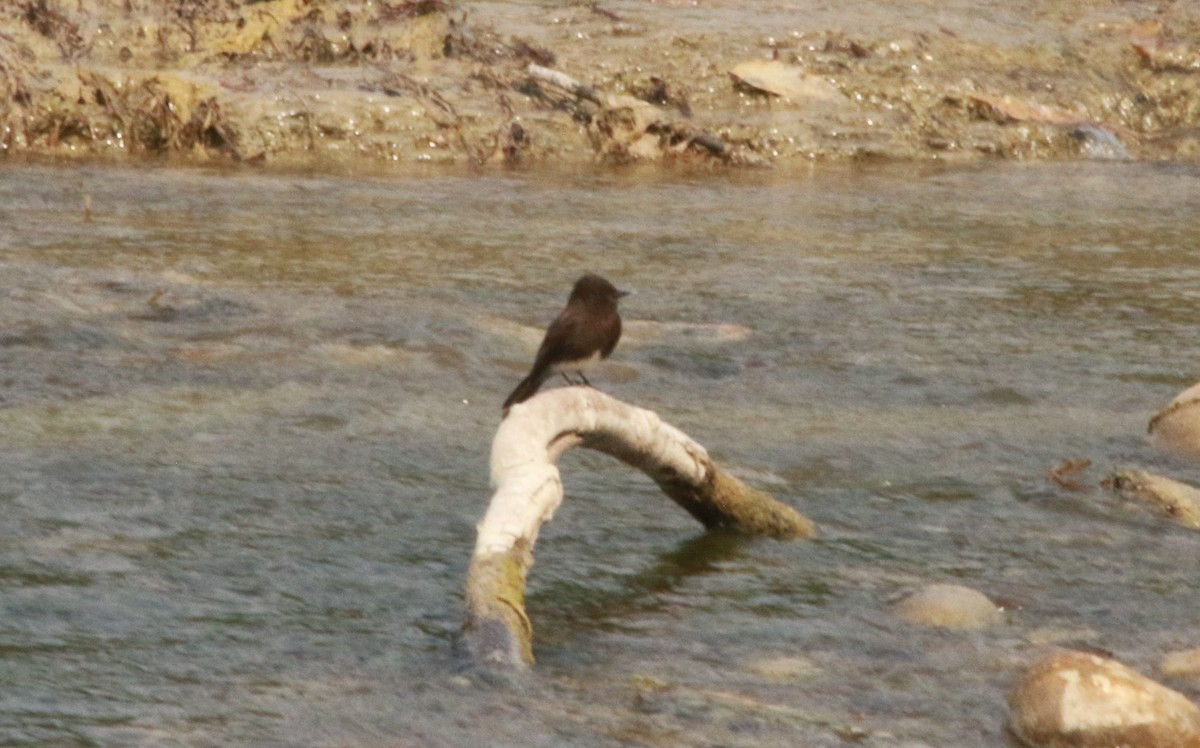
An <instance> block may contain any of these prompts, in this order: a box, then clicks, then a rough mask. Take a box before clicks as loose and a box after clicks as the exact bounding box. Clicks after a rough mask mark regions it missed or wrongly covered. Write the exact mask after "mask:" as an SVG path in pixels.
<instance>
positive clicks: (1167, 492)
mask: <svg viewBox="0 0 1200 748" xmlns="http://www.w3.org/2000/svg"><path fill="white" fill-rule="evenodd" d="M1105 484H1106V485H1108V486H1111V487H1112V488H1113V489H1114V490H1116V491H1118V492H1119V493H1120V494H1121V495H1122V496H1125V497H1127V498H1131V499H1136V500H1138V501H1141V502H1143V503H1146V504H1149V505H1150V506H1151V507H1153V508H1155V509H1157V510H1158V511H1159V512H1161V513H1163V514H1165V515H1166V516H1167V517H1169V518H1170V519H1172V520H1174V521H1175V522H1177V523H1178V524H1181V525H1183V526H1184V527H1187V528H1190V529H1192V530H1200V489H1197V488H1193V487H1192V486H1189V485H1188V484H1186V483H1180V482H1179V481H1177V480H1171V479H1170V478H1164V477H1163V476H1161V475H1154V474H1153V473H1147V472H1146V471H1144V470H1120V471H1117V472H1115V473H1113V474H1112V475H1111V476H1109V478H1108V479H1107V480H1106V481H1105Z"/></svg>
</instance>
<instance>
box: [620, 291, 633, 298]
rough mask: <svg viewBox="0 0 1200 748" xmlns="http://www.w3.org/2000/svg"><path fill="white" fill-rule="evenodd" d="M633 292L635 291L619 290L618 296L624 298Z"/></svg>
mask: <svg viewBox="0 0 1200 748" xmlns="http://www.w3.org/2000/svg"><path fill="white" fill-rule="evenodd" d="M632 293H633V291H617V298H618V299H623V298H625V297H626V296H629V295H630V294H632Z"/></svg>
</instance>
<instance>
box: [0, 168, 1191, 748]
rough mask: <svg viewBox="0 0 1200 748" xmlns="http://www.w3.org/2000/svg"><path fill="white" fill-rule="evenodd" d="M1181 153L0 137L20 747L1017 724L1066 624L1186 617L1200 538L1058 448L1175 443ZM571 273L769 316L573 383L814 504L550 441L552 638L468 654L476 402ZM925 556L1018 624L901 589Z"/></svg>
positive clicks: (5, 604)
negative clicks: (913, 611) (1064, 474)
mask: <svg viewBox="0 0 1200 748" xmlns="http://www.w3.org/2000/svg"><path fill="white" fill-rule="evenodd" d="M1198 185H1200V170H1197V169H1195V168H1194V167H1187V168H1184V167H1172V166H1156V165H1143V164H1102V165H1077V164H1071V165H1038V166H1013V165H989V166H983V167H974V168H968V169H932V168H914V167H869V168H862V169H849V170H848V169H838V170H828V171H816V172H812V173H809V172H803V173H798V172H781V173H755V174H735V175H730V174H699V175H693V174H676V175H672V176H669V177H661V176H659V177H646V175H644V174H639V173H637V172H624V173H613V172H598V173H593V174H589V175H583V176H563V175H560V176H544V175H543V176H533V175H523V174H519V173H512V174H507V175H498V174H492V175H482V176H480V175H461V174H446V173H429V174H425V175H422V176H419V177H398V176H387V175H375V176H364V177H349V176H347V177H324V176H305V175H293V176H288V175H263V174H260V173H256V172H251V171H246V172H236V173H218V172H206V171H172V170H155V169H123V168H108V167H85V168H52V167H42V166H22V165H14V164H11V163H9V164H6V165H5V166H4V169H3V170H2V171H0V274H2V277H3V286H4V294H3V295H2V297H0V475H2V476H3V480H2V481H0V672H2V673H3V677H0V743H3V744H5V745H30V746H35V745H36V746H45V745H55V746H75V745H78V746H85V745H87V746H94V745H100V746H133V745H185V746H210V745H211V746H263V745H305V746H419V747H423V746H439V747H440V746H455V747H458V746H467V745H489V746H618V745H652V746H693V745H695V746H701V745H703V746H708V745H713V746H716V745H722V746H766V745H805V746H839V745H843V744H844V741H845V740H856V741H858V744H861V745H869V746H886V745H904V746H921V745H931V746H951V745H953V746H966V745H981V746H1007V745H1009V738H1008V737H1007V736H1006V734H1005V732H1004V729H1003V722H1004V718H1005V715H1006V707H1005V704H1004V698H1005V694H1006V692H1007V690H1008V688H1009V687H1010V686H1011V684H1012V682H1013V680H1014V679H1015V677H1016V675H1017V674H1018V673H1019V672H1020V670H1021V668H1022V667H1023V666H1024V664H1026V663H1028V662H1029V661H1030V660H1031V659H1033V658H1035V657H1037V656H1038V655H1039V654H1040V653H1042V652H1043V651H1044V649H1045V647H1046V646H1048V645H1049V643H1057V644H1065V645H1071V646H1090V647H1098V648H1102V649H1106V650H1109V651H1112V652H1113V653H1114V654H1116V655H1117V656H1118V657H1119V658H1121V659H1122V660H1123V661H1125V662H1127V663H1129V664H1131V665H1133V666H1135V667H1137V668H1138V669H1141V670H1142V671H1143V672H1151V673H1152V672H1153V668H1154V665H1155V663H1156V662H1157V659H1158V657H1159V656H1160V655H1161V654H1162V653H1163V652H1165V651H1167V650H1170V649H1179V648H1185V647H1190V646H1197V645H1200V620H1198V619H1197V617H1196V600H1197V599H1198V594H1200V578H1198V577H1197V575H1196V572H1195V570H1196V564H1197V561H1198V560H1200V536H1197V535H1196V534H1195V533H1193V532H1189V531H1187V530H1184V529H1181V528H1178V527H1176V526H1175V525H1172V524H1170V523H1167V522H1166V521H1164V520H1162V519H1160V518H1158V517H1154V516H1152V515H1150V514H1149V513H1147V512H1146V511H1144V510H1143V509H1141V508H1138V507H1134V506H1132V505H1130V504H1128V503H1126V502H1124V501H1122V500H1120V499H1118V498H1116V497H1114V496H1112V495H1111V494H1109V493H1106V492H1104V491H1102V490H1100V489H1098V488H1096V489H1092V490H1084V491H1069V490H1066V489H1064V488H1060V487H1058V486H1056V485H1055V484H1054V483H1052V482H1051V481H1050V480H1049V479H1048V477H1047V475H1048V471H1049V470H1050V469H1051V468H1052V467H1053V466H1055V465H1056V464H1058V463H1059V462H1061V461H1062V460H1064V459H1066V458H1089V459H1091V460H1093V461H1094V462H1095V467H1093V468H1092V470H1091V471H1090V472H1089V473H1087V474H1085V476H1084V477H1083V480H1084V481H1086V482H1089V483H1091V484H1095V483H1098V481H1099V480H1100V478H1101V477H1103V475H1104V474H1105V473H1106V472H1107V471H1109V470H1112V469H1114V468H1116V467H1123V466H1142V467H1147V468H1151V469H1154V470H1158V471H1160V472H1165V473H1168V474H1170V475H1173V476H1174V477H1177V478H1181V479H1185V480H1192V481H1195V480H1197V479H1200V469H1198V468H1197V467H1194V466H1189V465H1186V464H1183V463H1178V462H1172V461H1169V460H1168V459H1167V458H1165V457H1161V456H1159V455H1158V454H1156V453H1155V451H1154V450H1153V449H1152V448H1151V447H1150V446H1149V445H1147V444H1146V443H1145V441H1144V436H1143V435H1144V433H1145V428H1146V422H1147V420H1148V418H1149V417H1150V415H1151V414H1152V413H1153V412H1154V411H1155V410H1156V409H1157V408H1159V407H1160V406H1161V405H1163V404H1165V403H1166V402H1167V401H1168V400H1169V399H1170V398H1171V397H1173V396H1174V395H1175V394H1176V393H1177V392H1178V391H1179V390H1181V389H1182V388H1183V387H1185V386H1187V385H1190V384H1191V383H1193V382H1194V381H1195V380H1196V379H1197V375H1200V363H1198V361H1197V356H1196V350H1197V349H1196V341H1197V327H1196V320H1197V311H1198V307H1200V212H1198V211H1197V210H1196V206H1197V205H1200V186H1198ZM87 206H90V207H87ZM584 270H594V271H597V272H600V273H602V274H604V275H606V276H608V277H610V278H611V279H612V280H614V281H615V282H616V283H617V284H618V285H620V286H622V287H628V288H631V289H633V290H634V292H635V295H634V296H631V297H630V298H629V299H627V300H626V302H625V304H624V314H625V317H626V319H628V320H648V321H656V322H663V323H671V322H701V323H730V324H734V325H740V326H743V327H745V328H748V329H749V330H750V334H749V336H748V337H746V338H745V339H744V340H740V341H728V342H723V341H721V340H716V339H713V338H711V337H709V336H705V335H703V334H684V332H680V331H679V330H680V329H681V328H679V327H677V326H676V327H672V326H670V325H666V326H663V327H662V328H661V329H662V333H661V334H659V335H653V334H642V335H640V336H636V337H635V336H630V337H628V338H627V340H626V341H624V342H623V344H622V345H621V346H620V347H619V348H618V350H617V353H616V354H615V356H614V360H613V363H612V364H611V365H610V367H609V368H608V369H607V370H605V371H601V372H600V373H599V374H597V376H596V377H595V379H594V381H595V382H596V383H597V384H598V385H599V386H601V387H602V388H604V389H605V390H607V391H609V392H611V393H613V394H615V395H617V396H618V397H621V398H624V399H626V400H628V401H631V402H633V403H636V404H639V405H641V406H644V407H648V408H652V409H655V410H657V411H658V412H659V413H660V414H661V415H662V416H663V417H664V418H666V419H667V420H669V421H671V422H672V423H674V424H676V425H678V426H680V427H681V428H683V429H684V430H685V431H687V432H688V433H690V434H691V435H692V436H694V437H695V438H696V439H698V440H699V441H700V442H702V443H703V444H705V445H706V446H707V447H708V448H709V449H710V451H711V452H712V454H713V455H714V456H715V457H716V458H717V459H718V461H720V462H722V463H723V464H725V465H727V466H729V467H730V468H732V469H733V470H734V471H735V472H737V473H738V474H740V475H742V476H743V477H744V478H746V479H747V480H748V481H749V482H751V483H753V484H754V485H757V486H760V487H763V488H767V489H769V490H771V491H773V492H774V493H775V494H776V495H777V496H778V497H779V498H781V499H782V500H784V501H786V502H788V503H789V504H791V505H793V506H795V507H796V508H798V509H799V510H800V511H802V512H803V513H805V514H806V515H808V516H809V517H811V518H812V519H813V520H815V521H816V522H817V523H818V525H819V526H820V528H821V530H822V537H821V538H820V539H818V540H816V541H805V542H794V543H780V542H774V541H767V540H734V539H729V538H724V537H712V536H706V535H704V534H703V533H702V532H701V531H700V529H699V527H698V526H697V525H696V524H695V523H694V522H693V521H692V520H691V519H690V518H689V517H688V516H687V515H686V514H684V513H683V512H682V511H681V510H678V509H677V508H676V507H674V505H672V504H671V503H670V502H669V501H668V500H667V499H666V498H665V497H663V496H662V495H660V494H659V493H658V492H657V489H656V488H655V487H654V486H653V485H652V484H651V483H650V482H649V481H648V480H646V479H644V478H643V477H641V476H639V475H637V474H634V473H632V472H631V471H630V470H629V469H627V468H625V467H624V466H622V465H620V464H618V463H615V462H614V461H611V460H609V459H608V458H604V457H601V456H596V455H587V454H582V455H568V457H567V458H566V459H565V460H564V464H563V469H564V481H565V483H566V487H567V498H566V501H565V503H564V505H563V507H562V509H561V510H560V511H559V513H558V515H557V516H556V517H555V519H554V521H553V522H551V523H550V524H549V525H548V526H547V527H546V528H545V530H544V532H543V534H542V536H541V539H540V541H539V545H538V558H537V564H536V565H535V567H534V569H533V572H532V575H531V577H530V588H529V598H528V601H527V602H528V608H529V612H530V615H531V618H532V621H533V625H534V630H535V651H536V654H537V656H538V658H539V662H538V665H537V668H536V670H535V672H534V674H533V676H532V677H531V678H529V679H528V680H527V681H526V682H524V683H516V684H514V683H505V682H500V683H494V682H488V681H487V680H485V679H481V678H480V677H479V676H478V675H477V674H474V673H472V672H470V671H465V670H463V669H462V668H461V667H460V663H459V661H458V660H457V659H456V657H455V654H454V639H455V636H456V632H457V629H458V627H459V625H460V620H461V607H460V606H461V589H462V583H463V577H464V574H465V571H466V565H467V560H468V557H469V554H470V551H471V547H472V544H473V541H474V523H475V522H476V520H477V519H478V518H479V517H480V516H481V515H482V513H483V510H484V508H485V506H486V503H487V501H488V498H489V488H488V485H487V454H488V449H489V447H490V439H491V436H492V433H493V431H494V429H495V427H496V425H497V423H498V418H499V403H500V401H501V400H502V399H503V397H504V395H505V394H507V392H508V390H509V389H510V388H511V387H512V385H513V384H515V382H516V381H517V380H518V379H519V378H520V377H521V375H522V374H523V372H524V368H525V367H526V366H527V365H528V363H529V361H530V359H531V357H532V352H533V348H534V347H535V346H536V343H537V339H538V335H539V334H540V333H539V332H537V331H536V329H534V328H540V327H541V326H543V325H545V323H546V322H547V321H548V320H549V319H550V318H551V317H553V315H554V314H555V313H556V312H557V310H558V308H559V307H560V306H561V304H562V302H563V301H564V299H565V296H566V293H567V290H568V288H569V286H570V284H571V282H572V281H573V280H574V278H575V277H576V276H577V275H579V274H580V273H581V272H582V271H584ZM645 329H650V330H651V331H653V330H654V329H656V328H654V327H653V326H643V330H645ZM929 582H957V583H961V584H966V585H969V586H972V587H974V588H976V589H978V590H981V591H983V592H985V593H986V594H988V595H990V596H991V597H993V598H995V599H999V600H1001V601H1003V602H1005V603H1006V605H1007V606H1008V607H1007V609H1006V614H1005V622H1004V623H1003V624H1002V625H1000V626H998V627H996V628H993V629H990V630H987V631H984V632H980V633H966V634H963V633H945V632H931V631H925V630H920V629H917V628H915V627H913V626H910V625H907V624H902V623H899V622H896V621H894V620H892V619H890V618H889V617H888V616H887V615H886V612H885V611H886V607H887V606H888V604H889V603H890V602H892V601H894V600H895V599H897V598H898V597H899V596H901V595H903V594H904V593H906V592H908V591H910V590H912V589H914V588H916V587H917V586H919V585H922V584H925V583H929ZM785 658H791V659H785ZM781 670H783V671H787V672H785V673H781V672H780V671H781ZM1171 685H1173V686H1175V687H1177V688H1180V689H1181V690H1183V691H1184V692H1185V693H1188V694H1189V695H1191V696H1192V697H1197V696H1200V687H1197V686H1196V685H1195V684H1194V683H1193V684H1188V683H1172V684H1171Z"/></svg>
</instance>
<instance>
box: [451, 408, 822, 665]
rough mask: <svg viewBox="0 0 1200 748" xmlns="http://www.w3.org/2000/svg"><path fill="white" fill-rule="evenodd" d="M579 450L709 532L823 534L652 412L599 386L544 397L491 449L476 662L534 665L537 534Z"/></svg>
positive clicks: (473, 582)
mask: <svg viewBox="0 0 1200 748" xmlns="http://www.w3.org/2000/svg"><path fill="white" fill-rule="evenodd" d="M576 446H582V447H587V448H589V449H594V450H597V451H600V452H604V453H605V454H609V455H612V456H613V457H616V458H617V459H619V460H621V461H622V462H625V463H627V464H629V465H631V466H633V467H636V468H638V469H639V470H641V471H642V472H644V473H646V475H648V476H650V477H651V478H652V479H653V480H654V481H655V482H656V483H657V484H658V485H659V487H660V488H661V489H662V490H663V492H664V493H665V494H667V496H669V497H670V498H671V499H673V500H674V501H675V502H676V503H677V504H679V505H680V506H681V507H683V508H684V509H685V510H687V512H688V513H689V514H691V515H692V516H693V517H695V518H696V519H697V520H698V521H699V522H700V523H701V524H703V525H704V526H705V527H707V528H709V529H717V528H720V529H726V530H731V531H734V532H741V533H746V534H752V535H766V536H770V537H775V538H800V537H810V536H812V535H814V534H815V532H816V530H815V528H814V527H813V524H812V523H811V522H810V521H809V520H808V519H806V518H805V517H803V516H802V515H800V514H799V513H798V512H796V511H795V510H794V509H792V508H791V507H789V506H787V505H786V504H782V503H780V502H779V501H777V500H776V499H775V498H774V497H772V496H771V495H770V494H768V493H766V492H764V491H758V490H755V489H752V488H749V487H747V486H746V485H745V484H744V483H742V482H741V481H740V480H738V479H737V478H735V477H733V476H732V475H730V474H729V473H727V472H725V471H723V470H721V469H720V468H719V467H717V466H716V465H715V464H713V462H712V460H711V459H710V458H709V456H708V452H707V451H706V450H705V449H704V447H702V446H700V445H699V444H698V443H696V442H695V441H693V440H692V439H691V438H690V437H688V436H687V434H684V433H683V432H682V431H680V430H679V429H677V428H675V427H674V426H671V425H670V424H667V423H664V422H663V421H662V420H661V419H660V418H659V417H658V416H657V415H656V414H655V413H653V412H652V411H649V410H643V409H641V408H635V407H633V406H631V405H627V404H625V403H623V402H621V401H619V400H616V399H614V398H612V397H609V396H608V395H605V394H604V393H603V392H600V391H599V390H595V389H592V388H590V387H561V388H558V389H554V390H549V391H547V392H543V393H541V394H539V395H537V396H536V397H533V398H531V399H530V400H527V401H526V402H524V403H522V404H520V405H517V406H514V407H513V409H512V412H511V413H510V414H509V416H508V418H506V419H505V420H504V421H503V422H502V423H501V424H500V428H499V429H498V430H497V431H496V436H495V438H494V439H493V441H492V458H491V465H492V486H493V488H494V489H495V493H494V494H493V495H492V501H491V504H489V506H488V510H487V513H486V514H485V515H484V517H483V520H482V521H480V523H479V527H478V538H477V540H476V543H475V552H474V555H473V556H472V559H471V567H470V569H469V570H468V572H467V592H466V602H467V616H466V624H465V626H464V635H465V638H466V643H467V646H468V649H469V651H470V653H471V656H472V657H473V658H474V659H475V661H476V662H480V663H488V664H499V665H510V666H517V667H525V666H528V665H530V664H532V663H533V649H532V640H533V628H532V626H531V625H530V623H529V618H528V616H526V614H525V578H526V575H527V574H528V571H529V568H530V567H531V566H532V565H533V546H534V544H535V543H536V542H537V534H538V530H539V529H540V528H541V526H542V524H543V523H545V522H546V521H547V520H549V519H550V517H551V516H552V515H553V514H554V510H555V509H557V508H558V505H559V504H560V503H561V502H562V498H563V489H562V482H561V481H560V480H559V474H558V468H557V467H555V464H554V463H555V462H556V461H557V460H558V458H559V457H560V456H562V454H563V453H564V452H566V451H567V450H568V449H571V448H572V447H576Z"/></svg>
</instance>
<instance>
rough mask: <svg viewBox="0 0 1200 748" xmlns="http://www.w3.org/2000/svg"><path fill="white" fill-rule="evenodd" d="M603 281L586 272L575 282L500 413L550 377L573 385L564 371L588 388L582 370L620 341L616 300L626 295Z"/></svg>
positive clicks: (604, 355) (526, 397) (535, 389)
mask: <svg viewBox="0 0 1200 748" xmlns="http://www.w3.org/2000/svg"><path fill="white" fill-rule="evenodd" d="M628 294H629V292H628V291H619V290H617V288H616V287H615V286H613V284H611V283H609V282H608V281H607V280H605V279H604V278H601V277H600V276H598V275H596V274H594V273H587V274H586V275H584V276H583V277H581V278H580V279H579V280H577V281H575V286H574V287H573V288H572V289H571V296H570V298H568V299H567V305H566V306H565V307H564V308H563V310H562V311H561V312H559V314H558V316H557V317H555V318H554V321H553V322H551V323H550V327H548V328H546V337H544V338H543V339H542V344H541V346H540V347H539V348H538V352H537V356H535V357H534V359H533V368H532V369H530V370H529V375H528V376H527V377H525V378H524V379H522V380H521V382H520V384H518V385H517V386H516V389H514V390H513V391H512V394H510V395H509V396H508V399H507V400H505V401H504V405H503V411H504V414H505V415H508V410H509V408H511V407H512V406H514V405H516V404H517V403H522V402H525V401H526V400H528V399H529V398H531V397H533V396H534V395H535V394H536V393H537V391H538V388H540V387H541V386H542V384H543V383H544V382H545V381H546V380H547V379H549V378H550V376H551V375H552V374H562V376H563V379H566V380H567V382H568V383H571V384H575V383H574V382H572V381H571V378H570V377H568V376H567V373H568V372H572V373H575V374H578V375H579V378H580V379H581V380H582V381H583V383H584V384H586V385H589V386H590V385H591V382H588V380H587V377H585V376H584V375H583V370H584V369H585V368H588V367H589V366H591V365H593V364H595V363H597V362H599V361H602V360H603V359H606V358H608V357H609V355H610V354H611V353H612V352H613V349H614V348H616V347H617V341H618V340H620V339H621V315H620V314H619V313H618V312H617V300H618V299H620V298H621V297H623V296H627V295H628Z"/></svg>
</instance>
